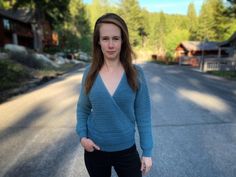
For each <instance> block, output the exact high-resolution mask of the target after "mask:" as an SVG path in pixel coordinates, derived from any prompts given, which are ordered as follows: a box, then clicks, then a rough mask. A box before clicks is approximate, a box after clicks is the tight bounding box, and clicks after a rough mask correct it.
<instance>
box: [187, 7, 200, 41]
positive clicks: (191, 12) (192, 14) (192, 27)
mask: <svg viewBox="0 0 236 177" xmlns="http://www.w3.org/2000/svg"><path fill="white" fill-rule="evenodd" d="M187 17H188V24H189V26H188V30H189V33H190V40H195V39H196V31H197V22H198V18H197V13H196V10H195V6H194V3H190V4H189V6H188V12H187Z"/></svg>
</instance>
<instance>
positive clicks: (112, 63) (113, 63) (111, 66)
mask: <svg viewBox="0 0 236 177" xmlns="http://www.w3.org/2000/svg"><path fill="white" fill-rule="evenodd" d="M103 66H104V68H105V69H106V70H107V71H113V70H115V69H117V68H119V67H121V62H120V60H105V61H104V64H103Z"/></svg>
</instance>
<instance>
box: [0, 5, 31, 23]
mask: <svg viewBox="0 0 236 177" xmlns="http://www.w3.org/2000/svg"><path fill="white" fill-rule="evenodd" d="M0 16H4V17H7V18H10V19H13V20H17V21H20V22H23V23H32V22H33V21H34V12H33V11H32V10H26V9H18V10H13V9H10V10H5V9H1V8H0Z"/></svg>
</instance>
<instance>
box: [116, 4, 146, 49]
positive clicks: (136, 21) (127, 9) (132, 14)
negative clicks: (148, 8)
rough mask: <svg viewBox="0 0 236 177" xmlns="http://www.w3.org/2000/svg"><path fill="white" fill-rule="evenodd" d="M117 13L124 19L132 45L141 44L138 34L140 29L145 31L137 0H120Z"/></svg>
mask: <svg viewBox="0 0 236 177" xmlns="http://www.w3.org/2000/svg"><path fill="white" fill-rule="evenodd" d="M119 13H120V15H121V16H122V17H123V18H124V19H125V21H126V23H127V26H128V28H129V35H130V40H131V44H132V45H133V46H137V45H139V44H141V43H142V42H141V38H140V36H139V34H140V29H143V30H144V31H145V27H144V25H143V21H144V19H143V16H142V13H141V8H140V6H139V3H138V1H137V0H121V3H120V11H119Z"/></svg>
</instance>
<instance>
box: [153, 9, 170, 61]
mask: <svg viewBox="0 0 236 177" xmlns="http://www.w3.org/2000/svg"><path fill="white" fill-rule="evenodd" d="M166 29H167V23H166V17H165V14H164V13H163V12H161V13H160V16H159V21H158V22H157V23H156V25H155V31H156V35H155V46H156V49H157V53H158V55H159V56H162V57H164V56H165V53H166V38H165V36H166Z"/></svg>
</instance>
